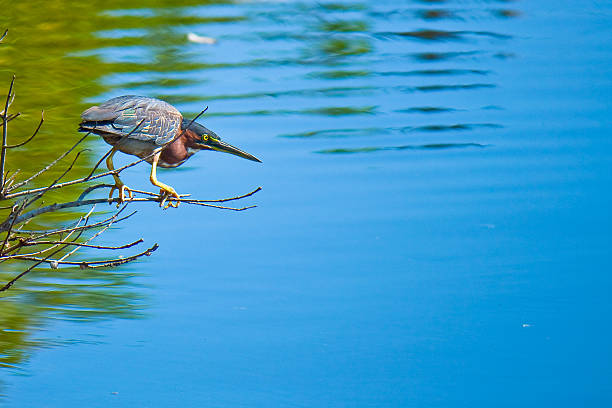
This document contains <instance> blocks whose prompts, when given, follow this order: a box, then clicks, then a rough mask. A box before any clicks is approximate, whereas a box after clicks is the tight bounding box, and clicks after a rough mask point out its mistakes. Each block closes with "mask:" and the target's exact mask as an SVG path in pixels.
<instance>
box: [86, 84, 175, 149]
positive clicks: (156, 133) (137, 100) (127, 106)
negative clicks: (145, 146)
mask: <svg viewBox="0 0 612 408" xmlns="http://www.w3.org/2000/svg"><path fill="white" fill-rule="evenodd" d="M81 118H82V119H83V120H84V124H85V125H87V126H83V124H82V126H83V127H85V128H92V127H93V125H94V123H89V122H103V123H95V125H96V129H98V130H100V131H103V132H106V133H113V134H116V135H118V136H127V135H128V134H129V133H130V132H133V133H132V134H131V135H130V139H137V140H143V141H155V144H157V145H163V144H164V143H167V142H169V141H170V140H172V138H173V137H174V136H175V135H176V134H177V132H178V131H179V130H180V126H181V122H182V120H183V116H182V115H181V113H180V112H179V111H178V110H176V108H175V107H174V106H172V105H170V104H168V103H166V102H164V101H161V100H159V99H154V98H147V97H136V96H132V95H127V96H120V97H118V98H113V99H110V100H108V101H106V102H104V103H103V104H101V105H99V106H93V107H91V108H89V109H87V110H86V111H85V112H83V114H82V115H81ZM141 121H142V124H140V122H141ZM104 122H105V123H104ZM139 124H140V126H138V125H139ZM137 126H138V128H136V127H137ZM134 129H136V130H134Z"/></svg>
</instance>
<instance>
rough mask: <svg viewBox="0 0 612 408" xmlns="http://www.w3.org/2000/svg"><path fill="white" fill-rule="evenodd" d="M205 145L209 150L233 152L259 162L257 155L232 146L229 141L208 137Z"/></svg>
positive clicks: (235, 154)
mask: <svg viewBox="0 0 612 408" xmlns="http://www.w3.org/2000/svg"><path fill="white" fill-rule="evenodd" d="M206 147H207V148H208V149H211V150H216V151H218V152H223V153H230V154H233V155H234V156H238V157H242V158H243V159H247V160H252V161H256V162H259V163H261V160H259V159H258V158H257V157H255V156H253V155H252V154H249V153H247V152H244V151H242V150H240V149H239V148H237V147H234V146H232V145H231V144H229V143H225V142H224V141H222V140H219V139H215V138H212V137H209V138H208V140H207V141H206Z"/></svg>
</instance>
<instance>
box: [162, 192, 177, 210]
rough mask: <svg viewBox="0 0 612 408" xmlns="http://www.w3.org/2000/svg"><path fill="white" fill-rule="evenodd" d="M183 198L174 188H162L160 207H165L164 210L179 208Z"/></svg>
mask: <svg viewBox="0 0 612 408" xmlns="http://www.w3.org/2000/svg"><path fill="white" fill-rule="evenodd" d="M180 198H181V196H180V195H179V194H178V193H177V192H176V191H175V190H174V189H173V188H172V187H168V188H162V189H160V190H159V206H160V207H163V209H164V210H165V209H167V208H168V207H173V208H177V207H178V206H179V204H180V201H179V200H178V199H180Z"/></svg>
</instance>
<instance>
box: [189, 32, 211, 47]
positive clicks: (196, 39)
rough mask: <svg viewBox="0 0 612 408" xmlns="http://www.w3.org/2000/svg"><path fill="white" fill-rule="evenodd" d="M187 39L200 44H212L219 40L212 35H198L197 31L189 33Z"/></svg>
mask: <svg viewBox="0 0 612 408" xmlns="http://www.w3.org/2000/svg"><path fill="white" fill-rule="evenodd" d="M187 39H188V40H189V41H191V42H194V43H198V44H211V45H212V44H215V43H216V42H217V40H216V39H214V38H212V37H205V36H203V35H197V34H195V33H189V34H187Z"/></svg>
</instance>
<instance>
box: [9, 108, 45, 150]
mask: <svg viewBox="0 0 612 408" xmlns="http://www.w3.org/2000/svg"><path fill="white" fill-rule="evenodd" d="M44 114H45V111H44V110H43V111H41V112H40V122H38V126H37V127H36V130H35V131H34V133H33V134H32V136H30V137H29V138H28V139H26V140H25V141H23V142H21V143H17V144H14V145H10V146H6V148H7V149H14V148H16V147H21V146H23V145H25V144H27V143H29V142H30V141H31V140H32V139H34V138H35V137H36V135H37V134H38V131H39V130H40V127H41V126H42V124H43V122H44V121H45V116H44Z"/></svg>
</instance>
